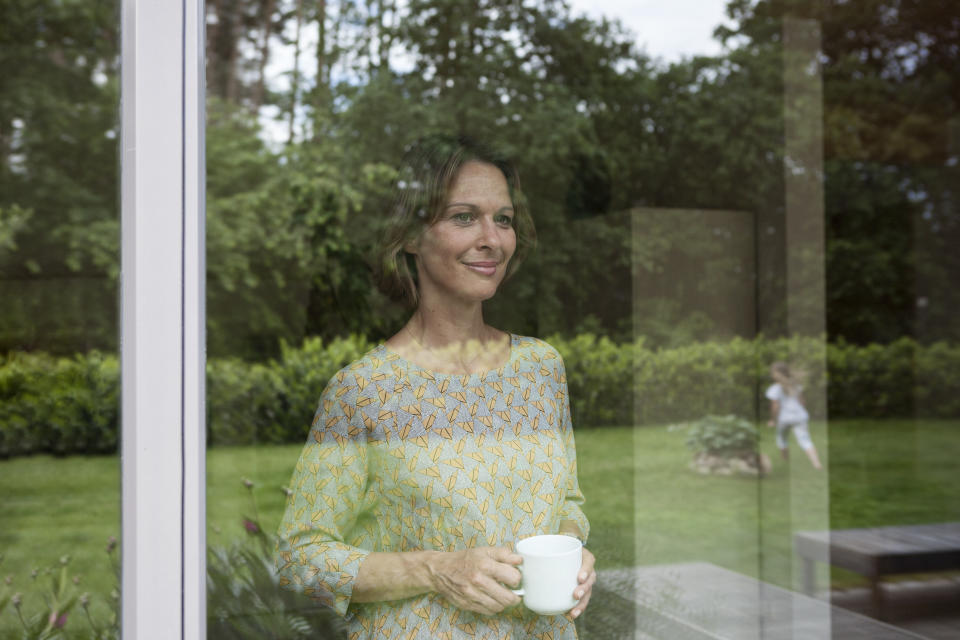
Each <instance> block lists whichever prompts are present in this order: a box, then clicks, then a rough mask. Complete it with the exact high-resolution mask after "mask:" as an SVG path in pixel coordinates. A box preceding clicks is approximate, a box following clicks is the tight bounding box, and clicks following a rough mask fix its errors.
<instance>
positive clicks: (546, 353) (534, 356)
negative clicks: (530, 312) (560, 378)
mask: <svg viewBox="0 0 960 640" xmlns="http://www.w3.org/2000/svg"><path fill="white" fill-rule="evenodd" d="M514 346H515V347H516V349H517V356H518V358H519V359H520V360H527V361H531V362H535V363H540V364H543V365H547V366H550V365H554V366H557V367H562V366H563V357H562V356H561V355H560V352H559V351H557V350H556V348H554V346H553V345H551V344H550V343H549V342H547V341H546V340H541V339H540V338H534V337H532V336H518V335H515V336H514Z"/></svg>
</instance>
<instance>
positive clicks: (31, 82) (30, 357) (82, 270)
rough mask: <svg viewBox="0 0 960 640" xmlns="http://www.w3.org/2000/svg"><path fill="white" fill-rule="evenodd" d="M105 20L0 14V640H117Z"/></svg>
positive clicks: (63, 10) (113, 215) (110, 65)
mask: <svg viewBox="0 0 960 640" xmlns="http://www.w3.org/2000/svg"><path fill="white" fill-rule="evenodd" d="M117 15H118V13H117V7H116V5H115V3H112V2H100V3H86V4H83V5H81V4H78V3H56V2H34V3H16V2H15V3H4V5H3V7H2V8H0V23H2V24H3V28H2V29H0V77H2V80H0V94H2V98H0V522H2V523H3V524H2V526H0V574H2V575H3V576H4V579H3V582H2V583H0V637H4V638H13V637H26V638H39V637H67V636H68V637H76V638H86V637H91V638H93V637H97V638H110V637H117V635H118V634H119V626H118V624H119V621H118V612H119V604H120V602H119V598H120V593H119V562H120V560H119V556H120V553H119V544H120V542H119V540H118V538H119V535H120V513H119V508H118V504H119V498H120V491H119V490H120V485H119V477H120V474H119V470H120V465H119V458H118V456H117V444H118V429H119V363H118V357H117V327H118V325H117V317H118V305H117V297H118V279H117V278H118V270H119V268H118V267H119V257H120V251H119V215H118V207H117V148H116V147H117V137H118V136H117V134H118V129H119V126H118V114H117V111H118V109H117V107H118V86H119V76H118V72H119V60H118V53H119V52H118V47H119V27H118V21H117ZM58 634H59V635H58Z"/></svg>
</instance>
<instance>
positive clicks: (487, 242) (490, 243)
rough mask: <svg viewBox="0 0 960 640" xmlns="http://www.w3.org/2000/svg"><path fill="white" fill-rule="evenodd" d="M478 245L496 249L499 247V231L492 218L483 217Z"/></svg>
mask: <svg viewBox="0 0 960 640" xmlns="http://www.w3.org/2000/svg"><path fill="white" fill-rule="evenodd" d="M480 244H481V245H482V246H483V247H489V248H491V249H496V248H498V247H499V246H500V230H499V228H498V227H497V224H496V223H495V222H494V221H493V218H492V217H486V216H484V217H483V218H481V223H480Z"/></svg>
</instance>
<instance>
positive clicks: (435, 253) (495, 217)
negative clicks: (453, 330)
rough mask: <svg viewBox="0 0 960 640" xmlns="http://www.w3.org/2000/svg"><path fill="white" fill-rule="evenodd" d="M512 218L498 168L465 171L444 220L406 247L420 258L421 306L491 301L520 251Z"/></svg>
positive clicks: (473, 166)
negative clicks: (509, 265) (513, 257)
mask: <svg viewBox="0 0 960 640" xmlns="http://www.w3.org/2000/svg"><path fill="white" fill-rule="evenodd" d="M513 215H514V211H513V204H512V202H511V200H510V190H509V188H508V186H507V180H506V178H505V177H504V175H503V173H502V172H501V171H500V170H499V169H498V168H496V167H495V166H493V165H492V164H487V163H485V162H476V161H471V162H467V163H465V164H464V165H463V166H462V167H460V170H459V171H458V172H457V174H456V176H454V179H453V182H452V184H451V185H450V190H449V192H448V193H447V201H446V203H445V205H444V208H443V211H441V212H440V216H439V217H438V218H437V220H436V222H434V223H433V224H432V225H431V226H429V227H427V228H426V229H425V230H424V231H423V233H422V234H421V235H420V238H419V239H418V240H417V241H416V242H415V243H413V244H412V245H411V246H409V247H408V248H407V250H408V251H409V252H410V253H413V254H415V255H416V261H417V275H418V280H419V282H418V287H419V291H420V295H421V304H424V303H426V304H431V305H434V304H444V302H445V301H447V302H450V303H454V304H459V303H463V302H481V301H483V300H486V299H488V298H490V297H492V296H493V294H494V293H496V292H497V287H498V286H499V285H500V283H501V282H502V281H503V277H504V275H505V274H506V270H507V264H508V263H509V262H510V258H511V257H512V256H513V252H514V250H515V249H516V247H517V236H516V233H515V232H514V230H513Z"/></svg>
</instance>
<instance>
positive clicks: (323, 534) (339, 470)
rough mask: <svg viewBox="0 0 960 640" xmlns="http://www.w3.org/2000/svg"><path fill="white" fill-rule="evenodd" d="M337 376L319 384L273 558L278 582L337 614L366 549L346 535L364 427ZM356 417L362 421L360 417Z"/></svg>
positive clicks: (351, 393)
mask: <svg viewBox="0 0 960 640" xmlns="http://www.w3.org/2000/svg"><path fill="white" fill-rule="evenodd" d="M343 382H344V380H343V379H341V380H340V382H339V383H338V382H337V380H336V378H335V379H334V380H333V381H331V383H330V385H328V386H327V389H326V390H325V391H324V393H323V396H322V398H321V401H320V408H319V409H318V410H317V414H316V416H315V417H314V419H313V424H312V426H311V428H310V435H309V436H308V438H307V443H306V445H304V448H303V451H302V453H301V454H300V459H299V460H298V461H297V466H296V468H295V470H294V473H293V478H292V480H291V484H290V493H289V497H288V499H287V506H286V511H285V512H284V516H283V520H282V522H281V524H280V530H279V533H278V540H277V554H276V564H277V571H278V573H279V574H280V586H282V587H285V588H288V589H293V590H295V591H298V592H300V593H303V594H305V595H308V596H310V597H311V598H313V599H314V600H316V601H317V602H320V603H321V604H324V605H326V606H328V607H331V608H333V609H334V610H336V611H337V613H339V614H340V615H342V616H346V617H349V616H348V615H347V607H348V606H349V604H350V597H351V594H352V593H353V585H354V582H355V580H356V577H357V572H358V571H359V570H360V564H361V563H362V562H363V560H364V559H365V558H366V557H367V556H368V555H369V554H370V551H371V550H368V549H361V548H358V547H356V546H353V545H352V544H350V543H349V540H351V533H352V532H354V531H355V530H356V528H357V525H358V519H360V518H361V515H362V514H363V513H364V512H365V511H368V510H369V509H370V505H365V504H364V494H365V488H366V485H367V442H366V436H367V434H366V430H365V429H363V428H362V427H358V426H357V424H356V423H355V422H354V421H353V420H352V419H353V418H356V420H357V421H359V420H360V411H357V410H356V400H357V398H356V391H355V389H356V388H355V387H353V388H346V387H345V386H344V385H343ZM361 425H362V423H361Z"/></svg>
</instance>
